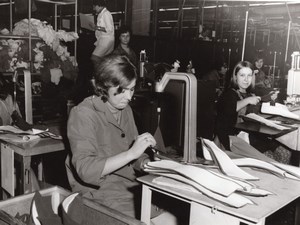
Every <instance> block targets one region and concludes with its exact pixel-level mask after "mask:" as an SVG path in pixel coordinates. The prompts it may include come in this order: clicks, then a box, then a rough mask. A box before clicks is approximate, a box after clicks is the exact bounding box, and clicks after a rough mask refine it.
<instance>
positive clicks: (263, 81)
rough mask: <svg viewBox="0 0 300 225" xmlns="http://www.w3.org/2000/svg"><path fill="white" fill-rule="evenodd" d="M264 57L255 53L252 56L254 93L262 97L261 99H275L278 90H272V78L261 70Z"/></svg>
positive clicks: (265, 100) (266, 100)
mask: <svg viewBox="0 0 300 225" xmlns="http://www.w3.org/2000/svg"><path fill="white" fill-rule="evenodd" d="M263 65H264V57H263V55H262V54H257V55H256V56H255V58H254V74H255V88H254V93H255V95H257V96H260V97H262V101H264V102H268V101H275V100H276V99H277V95H278V92H276V91H273V79H272V78H271V77H270V76H267V75H266V74H265V72H264V70H263Z"/></svg>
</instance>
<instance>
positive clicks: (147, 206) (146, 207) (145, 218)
mask: <svg viewBox="0 0 300 225" xmlns="http://www.w3.org/2000/svg"><path fill="white" fill-rule="evenodd" d="M151 199H152V190H151V189H150V188H149V187H148V186H147V185H143V193H142V212H141V221H142V222H144V223H146V224H147V225H150V224H151V223H150V217H151Z"/></svg>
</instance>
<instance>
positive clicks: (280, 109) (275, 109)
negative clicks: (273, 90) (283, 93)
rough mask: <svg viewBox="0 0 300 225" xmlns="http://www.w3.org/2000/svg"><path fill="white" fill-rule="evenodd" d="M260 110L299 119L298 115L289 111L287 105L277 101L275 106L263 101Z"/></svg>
mask: <svg viewBox="0 0 300 225" xmlns="http://www.w3.org/2000/svg"><path fill="white" fill-rule="evenodd" d="M261 112H262V113H266V114H271V115H279V116H283V117H287V118H292V119H296V120H299V119H300V118H299V115H297V114H295V113H292V112H290V111H289V109H288V107H287V106H285V105H283V104H280V103H277V102H276V103H275V106H273V105H270V103H269V102H263V103H262V105H261Z"/></svg>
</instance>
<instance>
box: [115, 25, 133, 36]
mask: <svg viewBox="0 0 300 225" xmlns="http://www.w3.org/2000/svg"><path fill="white" fill-rule="evenodd" d="M117 32H118V36H119V37H120V35H121V34H125V33H127V32H128V33H129V34H130V35H131V34H132V30H131V28H130V27H129V26H128V25H122V26H121V27H120V28H119V29H118V31H117Z"/></svg>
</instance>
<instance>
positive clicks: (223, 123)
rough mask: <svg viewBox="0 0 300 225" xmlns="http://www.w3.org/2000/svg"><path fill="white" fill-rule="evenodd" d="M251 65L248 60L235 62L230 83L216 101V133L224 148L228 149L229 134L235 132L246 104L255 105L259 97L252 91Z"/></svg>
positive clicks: (244, 112)
mask: <svg viewBox="0 0 300 225" xmlns="http://www.w3.org/2000/svg"><path fill="white" fill-rule="evenodd" d="M254 82H255V79H254V75H253V67H252V64H251V63H250V62H247V61H241V62H238V63H237V64H236V66H235V67H234V69H233V74H232V77H231V80H230V84H229V86H228V88H227V89H225V90H224V92H223V93H222V94H221V96H220V97H219V100H218V103H217V123H216V135H217V137H218V139H219V141H220V143H221V144H222V145H223V147H224V148H225V149H226V150H230V144H229V135H234V134H236V131H235V129H234V126H235V124H236V123H237V122H239V121H240V118H239V115H245V114H246V109H247V106H248V105H257V104H258V103H259V102H260V97H258V96H255V95H254V94H253V93H252V89H253V87H254V85H255V84H254Z"/></svg>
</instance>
